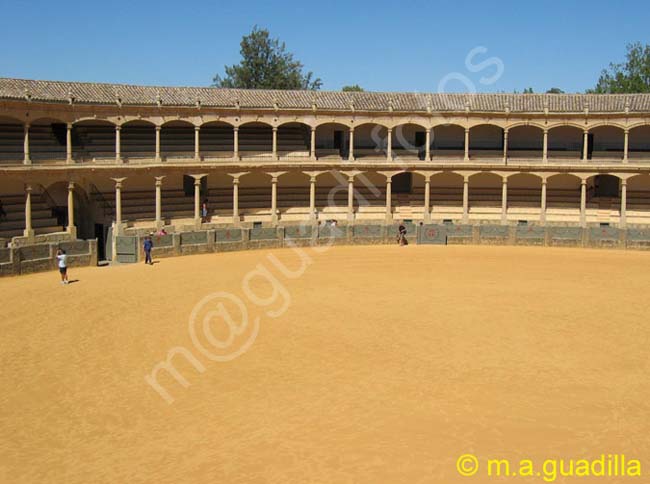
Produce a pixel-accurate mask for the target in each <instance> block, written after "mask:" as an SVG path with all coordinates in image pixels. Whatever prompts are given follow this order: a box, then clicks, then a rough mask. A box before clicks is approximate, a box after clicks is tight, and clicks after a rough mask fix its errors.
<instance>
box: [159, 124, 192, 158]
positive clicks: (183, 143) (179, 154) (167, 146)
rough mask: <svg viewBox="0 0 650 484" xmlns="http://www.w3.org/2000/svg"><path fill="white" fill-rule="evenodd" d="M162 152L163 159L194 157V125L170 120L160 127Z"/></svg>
mask: <svg viewBox="0 0 650 484" xmlns="http://www.w3.org/2000/svg"><path fill="white" fill-rule="evenodd" d="M160 153H161V158H162V159H163V160H173V159H179V158H180V159H188V158H194V125H193V124H192V123H188V122H187V121H169V122H168V123H165V124H163V125H162V127H161V128H160Z"/></svg>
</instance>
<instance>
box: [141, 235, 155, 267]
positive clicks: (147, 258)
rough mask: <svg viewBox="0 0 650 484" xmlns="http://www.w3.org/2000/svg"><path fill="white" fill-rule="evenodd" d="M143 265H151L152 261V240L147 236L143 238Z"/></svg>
mask: <svg viewBox="0 0 650 484" xmlns="http://www.w3.org/2000/svg"><path fill="white" fill-rule="evenodd" d="M143 248H144V263H145V264H149V265H153V261H152V260H151V249H153V240H151V237H149V236H147V237H145V238H144V246H143Z"/></svg>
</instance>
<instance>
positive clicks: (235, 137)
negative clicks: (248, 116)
mask: <svg viewBox="0 0 650 484" xmlns="http://www.w3.org/2000/svg"><path fill="white" fill-rule="evenodd" d="M232 156H233V158H234V159H235V160H238V159H239V128H238V127H237V126H235V127H234V128H233V154H232Z"/></svg>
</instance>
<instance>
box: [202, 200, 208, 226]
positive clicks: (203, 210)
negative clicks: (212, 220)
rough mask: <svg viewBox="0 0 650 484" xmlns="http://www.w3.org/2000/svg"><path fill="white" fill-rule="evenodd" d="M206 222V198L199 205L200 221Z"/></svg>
mask: <svg viewBox="0 0 650 484" xmlns="http://www.w3.org/2000/svg"><path fill="white" fill-rule="evenodd" d="M207 222H208V199H207V198H206V199H204V200H203V204H202V205H201V223H207Z"/></svg>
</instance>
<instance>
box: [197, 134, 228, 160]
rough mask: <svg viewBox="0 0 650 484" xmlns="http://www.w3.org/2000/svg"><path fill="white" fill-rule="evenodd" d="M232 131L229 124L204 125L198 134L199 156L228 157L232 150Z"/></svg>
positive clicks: (206, 158) (207, 157)
mask: <svg viewBox="0 0 650 484" xmlns="http://www.w3.org/2000/svg"><path fill="white" fill-rule="evenodd" d="M234 139H235V138H234V133H233V129H232V128H231V127H229V126H204V127H202V128H201V133H200V136H199V148H200V151H201V156H202V157H203V159H205V160H209V159H214V158H230V157H232V155H233V152H234V149H235V148H234V143H235V141H234Z"/></svg>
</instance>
